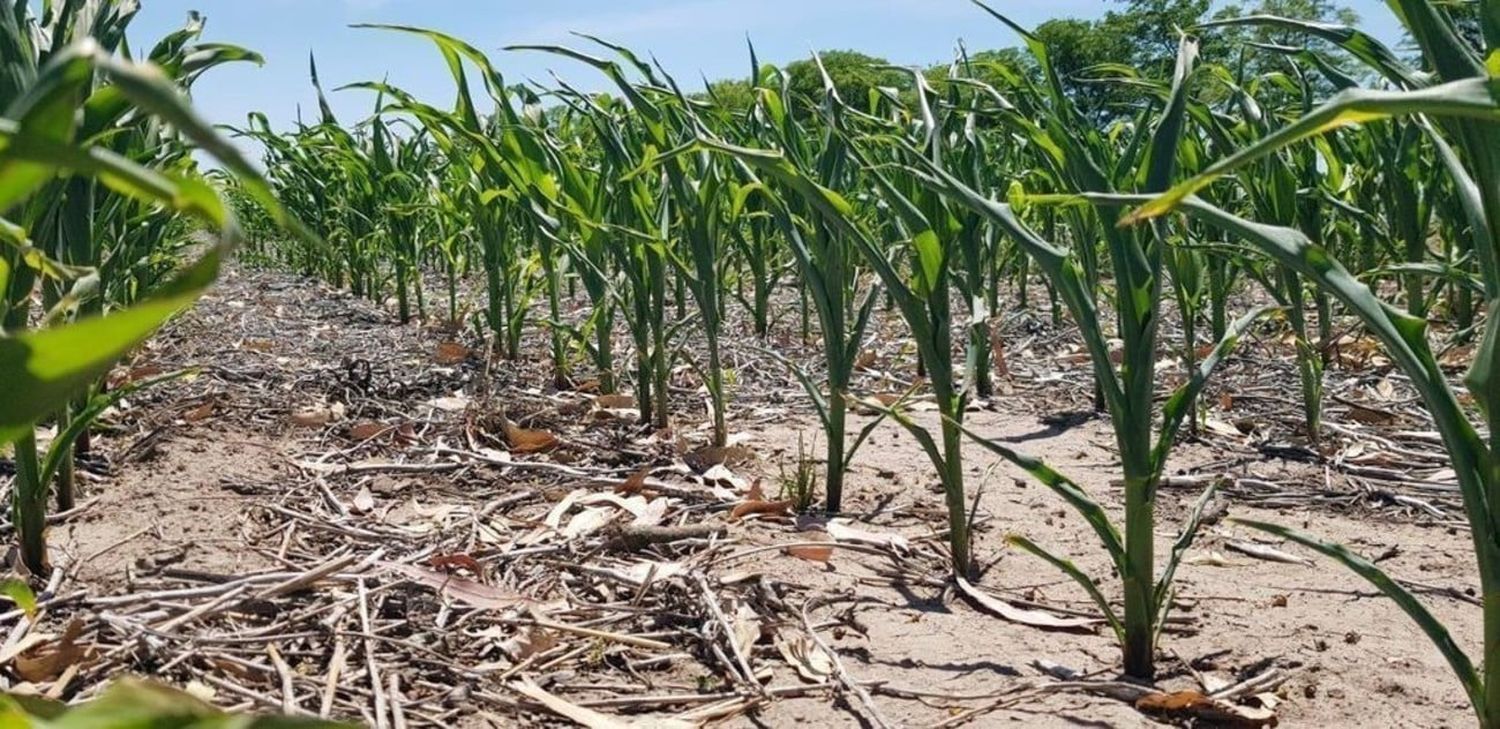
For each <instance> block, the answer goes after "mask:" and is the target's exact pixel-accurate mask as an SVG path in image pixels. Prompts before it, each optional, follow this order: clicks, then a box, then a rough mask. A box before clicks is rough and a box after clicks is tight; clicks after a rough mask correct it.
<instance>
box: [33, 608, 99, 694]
mask: <svg viewBox="0 0 1500 729" xmlns="http://www.w3.org/2000/svg"><path fill="white" fill-rule="evenodd" d="M81 637H83V620H82V619H80V618H74V619H73V620H71V621H69V622H68V625H67V627H65V628H63V634H62V637H61V638H59V639H58V640H57V643H56V644H55V645H45V646H39V647H33V648H32V649H31V650H28V651H26V652H24V653H22V654H20V655H18V656H16V663H15V672H16V675H17V676H19V677H20V678H21V680H23V681H27V682H29V683H45V682H47V681H51V680H53V679H55V678H57V677H58V676H61V675H62V674H63V672H64V671H67V670H68V669H69V668H71V667H73V665H75V664H77V663H79V662H80V661H82V660H84V659H85V658H86V657H87V656H88V652H89V651H88V649H87V648H86V647H85V646H81V645H79V644H78V639H79V638H81Z"/></svg>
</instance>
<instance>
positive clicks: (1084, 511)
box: [957, 424, 1130, 575]
mask: <svg viewBox="0 0 1500 729" xmlns="http://www.w3.org/2000/svg"><path fill="white" fill-rule="evenodd" d="M957 425H958V429H959V431H961V432H962V433H963V434H964V435H966V436H968V437H969V440H972V441H974V442H975V443H977V444H979V446H980V447H981V448H984V449H985V450H987V451H989V452H991V453H993V454H995V455H997V456H1000V457H1001V458H1004V459H1005V460H1007V461H1009V462H1011V463H1012V464H1014V465H1015V466H1016V467H1017V468H1020V469H1021V470H1023V471H1025V472H1027V473H1029V474H1031V476H1032V478H1035V479H1036V480H1037V482H1038V483H1040V484H1042V485H1043V486H1046V487H1047V488H1049V489H1051V490H1052V491H1053V493H1056V494H1057V495H1058V496H1061V497H1062V498H1063V500H1064V501H1066V502H1068V505H1069V506H1072V507H1073V509H1074V510H1075V511H1077V512H1078V513H1079V514H1080V515H1082V516H1083V519H1084V521H1086V522H1088V524H1089V526H1090V527H1092V528H1093V530H1094V534H1096V535H1097V536H1098V537H1099V541H1100V543H1101V544H1103V545H1104V549H1105V551H1107V552H1109V556H1110V558H1111V559H1113V560H1114V562H1115V567H1116V569H1118V570H1120V574H1122V575H1126V574H1129V573H1130V564H1129V562H1128V561H1127V560H1126V559H1125V545H1124V542H1123V541H1122V540H1121V539H1120V532H1119V531H1118V530H1116V529H1115V525H1114V524H1113V523H1111V522H1110V520H1109V515H1108V514H1106V513H1105V512H1104V507H1102V506H1100V505H1099V502H1097V501H1095V500H1094V499H1093V497H1091V496H1089V495H1088V492H1086V491H1084V490H1083V487H1082V486H1079V485H1078V484H1077V483H1075V482H1074V481H1073V480H1072V479H1070V478H1068V477H1067V476H1064V475H1062V474H1060V473H1058V472H1057V471H1056V470H1054V469H1053V468H1052V467H1051V466H1048V465H1047V464H1046V463H1044V462H1042V461H1041V459H1038V458H1034V457H1032V456H1028V455H1025V454H1022V453H1019V452H1017V451H1015V450H1014V449H1012V448H1010V447H1008V446H1005V445H1003V444H1001V443H999V442H998V441H995V440H991V439H989V438H985V437H984V436H981V435H979V434H977V433H975V432H974V431H972V430H969V429H968V428H967V427H965V426H964V425H963V424H957Z"/></svg>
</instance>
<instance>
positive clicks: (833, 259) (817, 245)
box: [735, 74, 880, 514]
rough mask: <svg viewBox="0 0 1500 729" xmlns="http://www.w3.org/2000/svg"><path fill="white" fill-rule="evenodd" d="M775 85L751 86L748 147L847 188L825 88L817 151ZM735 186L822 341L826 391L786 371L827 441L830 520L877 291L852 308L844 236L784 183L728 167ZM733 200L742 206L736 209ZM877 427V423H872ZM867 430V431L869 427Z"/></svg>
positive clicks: (832, 98) (849, 251)
mask: <svg viewBox="0 0 1500 729" xmlns="http://www.w3.org/2000/svg"><path fill="white" fill-rule="evenodd" d="M776 78H780V79H782V82H783V83H782V84H780V88H778V87H776V86H773V85H771V84H769V83H767V84H764V85H760V86H757V91H758V98H757V102H756V112H757V113H756V115H755V116H756V118H757V119H758V120H759V123H758V124H757V125H756V126H755V128H754V132H753V133H754V139H755V141H756V142H757V144H758V146H761V147H762V148H777V149H783V150H786V151H787V154H788V155H789V156H791V157H792V158H793V159H796V160H807V162H805V163H803V164H800V165H794V168H795V167H801V168H802V169H804V170H805V171H806V172H808V173H812V174H814V175H815V177H814V178H813V179H815V180H816V184H818V185H821V186H823V187H825V188H829V189H835V188H839V187H844V186H846V185H848V184H849V183H850V180H851V179H852V176H853V174H854V173H855V170H854V169H853V160H852V159H851V158H850V155H849V151H848V146H847V144H846V142H845V141H844V139H843V137H842V135H841V134H840V133H838V132H837V131H836V130H837V129H839V128H840V127H841V126H842V121H841V116H840V115H842V114H843V113H844V112H843V108H842V105H841V104H840V103H839V101H838V98H837V93H836V91H835V90H834V88H833V87H832V85H831V84H830V85H827V86H826V87H825V104H824V109H823V113H824V114H825V115H827V117H828V119H829V120H830V121H829V123H828V128H827V131H825V133H824V135H823V138H822V140H821V144H819V143H818V142H816V141H814V140H812V139H809V138H808V135H807V133H806V131H805V129H804V127H803V126H802V125H800V124H799V123H798V122H797V116H796V114H795V113H794V112H793V111H792V109H791V108H790V105H791V103H794V100H792V99H791V98H790V96H789V95H788V94H787V93H786V89H785V77H784V76H783V75H780V74H768V75H767V77H766V79H765V80H767V81H771V80H773V79H776ZM736 167H737V169H738V170H739V173H740V176H741V178H742V180H743V183H744V184H743V185H742V186H740V187H739V188H737V194H736V198H735V199H736V207H740V206H742V205H748V204H749V202H748V201H749V200H751V199H753V200H759V201H760V202H761V205H762V206H763V207H764V208H765V209H766V210H767V211H768V213H769V215H770V216H771V219H772V220H773V221H774V223H775V225H776V228H777V229H778V230H779V231H780V232H781V237H782V239H783V240H784V242H785V245H786V247H787V248H788V249H789V250H790V251H791V254H792V258H793V260H794V261H795V262H796V265H797V271H798V273H799V274H800V276H801V279H802V282H803V292H804V296H806V297H807V299H808V300H810V301H811V302H812V304H813V309H814V310H815V311H816V312H817V319H818V323H819V327H818V329H819V333H820V334H821V335H822V339H823V357H824V361H825V363H826V365H825V376H826V379H827V391H826V392H825V391H824V388H823V387H822V386H820V385H819V384H818V383H817V382H815V381H814V380H813V379H812V378H811V377H809V376H807V374H806V373H804V372H802V371H801V370H800V369H798V368H796V367H791V365H790V363H786V364H788V366H789V367H791V369H792V371H793V373H794V374H796V375H797V377H798V379H799V380H800V381H801V383H802V385H803V387H804V389H806V390H807V393H808V396H809V397H810V398H811V399H812V402H813V408H814V411H815V412H816V413H817V416H818V419H819V420H820V421H821V422H822V424H823V435H824V437H825V438H826V439H827V440H826V443H825V452H824V464H825V465H824V469H825V470H824V478H823V482H824V484H825V494H826V500H825V502H824V506H825V509H826V510H827V512H828V513H830V514H837V513H839V511H840V510H842V508H843V498H844V476H845V474H846V473H847V472H848V469H849V463H850V461H851V460H852V459H853V457H854V454H855V453H856V452H857V451H858V448H859V445H860V444H861V443H863V442H864V439H865V437H866V436H867V434H868V433H869V429H868V428H867V429H866V430H865V431H864V433H862V434H861V436H860V437H859V438H857V439H856V440H855V442H854V444H853V446H852V447H851V446H850V445H849V444H848V443H847V429H848V408H849V403H848V400H849V397H850V392H849V387H850V384H851V382H852V380H853V377H854V366H855V362H856V361H857V359H858V357H859V353H860V346H861V344H862V342H863V341H864V337H865V331H866V329H867V328H868V326H869V322H870V315H871V312H872V311H873V310H874V307H875V302H876V301H877V300H878V298H879V294H880V291H879V288H878V287H871V288H870V289H869V291H867V292H866V294H865V296H864V297H863V302H862V303H859V301H858V287H857V282H858V278H859V271H858V267H857V262H858V256H859V254H858V253H857V252H856V251H855V250H854V249H853V248H852V247H851V246H850V244H849V242H848V239H847V236H846V235H845V234H844V233H843V231H841V230H840V229H839V227H838V226H837V225H835V224H831V223H830V222H828V221H827V220H826V219H824V218H822V217H821V216H819V215H818V214H817V213H816V211H815V210H814V209H812V207H811V206H810V205H809V204H808V203H807V202H806V201H804V200H803V198H802V197H801V196H800V195H798V194H797V191H796V189H795V188H788V187H787V185H786V183H785V181H784V180H776V179H775V178H774V177H773V178H771V182H769V183H768V182H763V181H762V179H761V178H760V177H759V176H758V175H757V174H756V172H755V170H754V169H753V168H752V167H751V165H749V164H747V163H746V161H745V160H743V159H737V160H736ZM741 200H746V202H744V203H741V202H740V201H741ZM877 422H878V421H877ZM873 425H874V424H872V425H871V427H873Z"/></svg>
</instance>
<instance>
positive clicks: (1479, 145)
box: [1129, 0, 1500, 727]
mask: <svg viewBox="0 0 1500 729" xmlns="http://www.w3.org/2000/svg"><path fill="white" fill-rule="evenodd" d="M1392 7H1393V8H1395V9H1396V10H1397V11H1398V14H1399V16H1400V18H1401V20H1402V22H1403V23H1404V24H1405V26H1406V28H1407V30H1408V31H1409V32H1410V33H1411V35H1412V37H1413V39H1414V40H1415V41H1416V43H1417V44H1418V45H1419V46H1420V47H1421V49H1422V51H1423V56H1424V59H1425V62H1426V63H1427V64H1428V66H1429V67H1430V68H1431V69H1432V71H1433V73H1432V75H1430V76H1429V75H1425V74H1422V73H1419V72H1417V70H1416V69H1413V68H1410V67H1407V66H1405V65H1403V64H1402V63H1401V62H1400V61H1399V60H1398V59H1397V57H1396V55H1395V54H1394V53H1392V52H1391V51H1390V50H1389V49H1387V48H1386V47H1385V46H1383V45H1381V44H1380V43H1379V42H1378V41H1375V40H1374V39H1373V38H1371V37H1370V36H1369V35H1367V34H1364V33H1362V32H1359V31H1356V30H1354V29H1350V28H1343V27H1328V26H1321V25H1316V24H1308V23H1301V22H1298V21H1294V20H1288V19H1283V18H1252V19H1246V20H1245V21H1242V22H1246V23H1264V24H1271V25H1276V26H1279V27H1284V28H1292V29H1296V30H1299V31H1302V32H1306V33H1308V34H1310V35H1312V36H1314V37H1319V38H1323V39H1326V40H1329V41H1331V42H1333V43H1335V44H1338V45H1339V46H1340V47H1342V48H1344V49H1345V50H1347V51H1348V52H1349V53H1350V54H1351V55H1353V56H1354V57H1355V58H1358V59H1359V60H1361V61H1362V62H1364V63H1366V64H1367V65H1369V66H1370V67H1371V68H1373V69H1374V70H1375V71H1376V72H1377V73H1379V74H1380V75H1382V76H1383V77H1384V78H1385V80H1386V81H1387V82H1388V83H1389V84H1390V85H1391V86H1393V87H1395V88H1394V89H1392V90H1366V89H1358V88H1351V89H1347V90H1345V91H1342V92H1340V93H1339V94H1338V95H1336V96H1334V97H1333V98H1332V99H1330V100H1329V101H1328V102H1326V103H1325V104H1323V105H1321V106H1319V107H1317V108H1315V109H1313V110H1312V111H1311V112H1309V113H1308V114H1306V115H1305V116H1303V117H1302V118H1300V119H1298V120H1296V121H1295V122H1292V123H1290V124H1287V125H1286V126H1284V127H1282V128H1280V129H1278V130H1276V131H1275V132H1273V133H1272V134H1270V135H1268V136H1267V137H1265V138H1264V139H1262V140H1261V141H1259V142H1258V143H1256V144H1254V145H1251V146H1249V147H1246V148H1244V149H1242V150H1240V151H1239V152H1238V153H1237V154H1234V155H1232V156H1230V157H1228V158H1226V159H1223V160H1221V161H1219V162H1217V163H1215V164H1213V165H1212V166H1210V167H1208V168H1207V169H1205V170H1204V171H1203V172H1202V173H1200V174H1199V175H1197V176H1195V177H1193V178H1192V179H1190V180H1188V181H1186V182H1183V183H1181V184H1179V185H1177V186H1176V187H1174V188H1172V189H1171V190H1169V191H1168V192H1166V193H1165V194H1163V195H1161V196H1160V197H1157V198H1156V199H1154V200H1152V201H1151V202H1149V203H1147V204H1145V205H1143V206H1141V207H1140V208H1137V209H1136V211H1135V212H1134V213H1133V214H1132V215H1131V216H1130V218H1129V220H1131V221H1139V220H1146V219H1150V218H1154V217H1157V216H1160V215H1163V214H1165V213H1167V212H1168V211H1171V210H1179V211H1181V212H1183V213H1185V214H1187V215H1190V216H1192V217H1194V218H1196V219H1199V220H1201V221H1204V222H1205V223H1208V224H1211V225H1214V226H1215V227H1218V228H1220V229H1222V230H1223V231H1225V232H1226V233H1227V234H1229V235H1233V236H1235V237H1237V238H1239V239H1242V240H1243V241H1245V242H1246V243H1248V244H1251V245H1254V246H1255V247H1256V248H1258V249H1260V250H1261V251H1262V252H1264V253H1265V254H1267V255H1269V256H1271V257H1273V258H1274V259H1276V260H1277V261H1279V262H1280V263H1282V264H1283V265H1285V266H1287V267H1289V268H1292V269H1294V270H1296V271H1298V272H1299V273H1300V274H1301V275H1302V276H1304V277H1306V278H1307V280H1309V281H1311V282H1314V283H1315V284H1316V285H1318V286H1319V287H1320V288H1322V289H1324V290H1326V291H1327V292H1328V293H1329V294H1330V295H1332V296H1333V297H1335V298H1336V299H1338V300H1339V301H1340V303H1342V304H1343V306H1344V307H1345V308H1346V309H1347V310H1348V311H1349V312H1350V313H1352V314H1353V315H1355V316H1357V317H1358V318H1359V319H1360V321H1361V322H1363V323H1364V325H1365V326H1366V327H1367V328H1368V330H1369V331H1370V333H1371V334H1372V335H1374V336H1375V337H1376V338H1378V339H1379V340H1380V341H1381V343H1382V344H1383V345H1384V347H1385V349H1386V351H1387V353H1388V354H1389V355H1390V357H1391V359H1392V360H1393V361H1394V362H1395V363H1396V364H1397V365H1398V366H1399V367H1400V368H1401V369H1402V371H1403V372H1404V373H1405V374H1406V375H1407V376H1408V377H1409V378H1410V380H1411V382H1412V385H1413V386H1414V387H1415V388H1416V389H1417V391H1418V392H1419V393H1420V395H1421V398H1422V400H1423V402H1424V403H1425V405H1426V406H1427V409H1428V411H1429V412H1430V413H1431V415H1432V418H1433V421H1434V424H1435V425H1436V427H1437V430H1438V432H1439V433H1440V434H1441V435H1442V438H1443V442H1444V445H1445V447H1446V449H1447V451H1448V455H1449V457H1450V459H1451V464H1452V467H1453V470H1454V472H1455V474H1456V477H1457V479H1458V482H1459V487H1460V491H1461V492H1462V496H1463V502H1464V507H1465V511H1466V514H1467V516H1468V521H1469V528H1470V533H1471V535H1472V538H1473V543H1474V551H1475V559H1476V561H1477V563H1478V567H1479V575H1480V586H1481V589H1482V591H1483V593H1484V596H1485V599H1484V635H1483V637H1484V641H1483V646H1484V648H1483V651H1484V654H1483V661H1482V663H1481V667H1480V668H1476V667H1475V664H1474V661H1473V660H1471V659H1470V657H1469V656H1468V655H1467V654H1466V653H1465V652H1464V651H1463V650H1462V649H1461V648H1459V647H1458V645H1457V643H1456V642H1455V641H1454V640H1453V638H1452V636H1451V635H1450V634H1449V632H1448V630H1447V628H1446V627H1445V626H1444V625H1443V624H1442V623H1441V622H1440V621H1438V620H1437V618H1436V617H1434V616H1433V615H1432V613H1431V612H1430V611H1428V610H1427V608H1426V607H1425V606H1424V605H1423V604H1422V603H1421V601H1420V600H1418V599H1417V598H1416V597H1415V596H1413V595H1412V594H1411V593H1410V592H1409V591H1408V590H1407V589H1406V588H1404V587H1402V586H1401V585H1400V584H1399V583H1397V582H1396V581H1395V580H1393V579H1392V578H1390V577H1389V576H1388V575H1386V574H1385V573H1384V572H1383V571H1382V570H1381V569H1380V568H1379V567H1377V566H1376V565H1374V563H1372V562H1370V561H1368V560H1366V559H1364V558H1363V557H1360V556H1359V555H1356V554H1354V553H1353V552H1351V551H1349V550H1347V549H1346V548H1344V547H1342V546H1339V545H1336V544H1331V543H1328V542H1325V541H1322V540H1320V539H1318V538H1317V537H1315V536H1312V535H1310V534H1306V533H1303V532H1300V531H1296V530H1292V529H1288V528H1285V527H1280V526H1276V525H1273V524H1266V523H1259V522H1245V523H1246V524H1247V525H1248V526H1251V527H1254V528H1257V529H1261V530H1264V531H1267V532H1271V533H1273V534H1277V535H1280V536H1283V537H1285V538H1287V539H1290V540H1292V541H1295V542H1297V543H1300V544H1302V545H1304V546H1306V547H1308V548H1310V549H1313V550H1315V551H1317V552H1320V553H1322V554H1323V555H1325V556H1328V557H1329V558H1331V559H1334V560H1336V561H1338V562H1340V563H1342V564H1343V565H1345V566H1346V567H1348V568H1350V569H1351V570H1353V571H1354V572H1355V573H1356V574H1358V575H1360V576H1361V577H1363V578H1365V579H1366V580H1368V581H1369V582H1370V583H1371V584H1373V585H1374V586H1375V587H1377V588H1378V589H1380V590H1381V592H1383V593H1384V594H1385V595H1386V596H1388V597H1390V598H1391V599H1392V601H1393V602H1395V603H1396V605H1397V606H1398V607H1400V608H1401V609H1402V610H1403V611H1404V612H1405V613H1406V614H1407V615H1408V616H1409V617H1411V619H1412V620H1413V621H1415V622H1416V623H1417V624H1418V626H1419V627H1420V628H1421V629H1422V630H1423V632H1424V633H1426V635H1427V636H1428V638H1429V639H1431V640H1432V641H1433V643H1434V644H1435V645H1436V646H1437V648H1438V650H1439V652H1440V653H1442V655H1443V657H1444V658H1445V659H1446V660H1447V661H1448V664H1449V666H1450V667H1451V668H1452V669H1453V671H1454V673H1455V675H1456V676H1457V677H1458V679H1459V681H1460V683H1461V684H1462V685H1463V687H1464V690H1465V693H1466V694H1467V696H1468V698H1469V701H1470V703H1471V704H1472V705H1473V707H1474V711H1475V715H1476V717H1477V719H1478V722H1479V724H1480V726H1483V727H1500V599H1496V597H1495V596H1496V595H1497V594H1500V517H1497V514H1496V512H1495V508H1494V503H1493V502H1494V500H1495V498H1496V495H1497V494H1500V469H1497V466H1496V464H1497V463H1500V387H1497V383H1500V355H1497V352H1500V265H1497V262H1500V6H1497V5H1496V3H1494V2H1492V1H1491V0H1484V1H1483V2H1481V3H1480V8H1479V10H1480V18H1481V19H1482V20H1481V28H1482V37H1483V43H1484V45H1485V47H1484V48H1476V47H1473V46H1471V45H1469V44H1468V42H1467V41H1465V40H1464V39H1463V38H1461V37H1460V36H1459V35H1458V34H1457V32H1456V31H1455V28H1454V25H1453V22H1452V20H1451V18H1450V17H1449V16H1448V14H1447V12H1446V11H1445V10H1443V9H1442V8H1441V7H1439V6H1438V5H1436V4H1434V3H1431V2H1428V1H1427V0H1396V1H1395V2H1393V3H1392ZM1423 117H1425V118H1428V119H1431V120H1432V121H1433V123H1434V125H1435V127H1436V128H1437V130H1438V132H1439V133H1438V134H1437V135H1436V136H1433V138H1432V141H1433V143H1434V149H1435V150H1436V157H1437V160H1438V163H1439V164H1440V165H1441V166H1442V168H1443V169H1444V171H1445V172H1446V174H1447V175H1448V176H1449V177H1450V179H1451V181H1452V183H1453V186H1454V189H1455V191H1456V194H1457V196H1458V200H1459V205H1460V207H1461V209H1462V211H1463V214H1464V218H1465V220H1466V221H1467V224H1468V226H1469V228H1470V229H1471V230H1472V231H1473V234H1474V243H1475V254H1476V258H1477V259H1478V264H1479V268H1480V271H1481V273H1482V276H1483V282H1484V288H1485V298H1486V302H1487V308H1488V312H1489V315H1488V318H1487V324H1486V327H1485V331H1484V333H1483V335H1482V336H1481V339H1480V343H1479V346H1478V348H1477V350H1476V352H1475V357H1474V362H1473V364H1472V366H1471V368H1470V370H1469V373H1468V375H1467V377H1466V378H1465V383H1466V384H1467V386H1468V389H1469V392H1470V394H1472V396H1473V397H1474V401H1475V403H1476V405H1477V406H1478V411H1479V413H1478V420H1477V421H1476V420H1473V419H1471V418H1470V416H1469V415H1468V414H1467V413H1466V412H1465V410H1464V408H1463V407H1462V405H1461V404H1460V402H1459V398H1458V394H1457V393H1456V392H1455V390H1454V388H1453V387H1452V386H1451V385H1450V384H1449V382H1448V381H1447V379H1446V378H1445V376H1444V373H1443V370H1442V368H1441V367H1440V366H1439V365H1438V363H1437V361H1436V358H1435V357H1434V356H1433V353H1432V349H1431V345H1430V343H1429V342H1428V338H1427V326H1426V322H1425V321H1424V320H1422V319H1419V318H1416V317H1413V316H1412V315H1411V314H1410V313H1409V312H1403V311H1401V310H1398V309H1396V308H1395V307H1393V306H1391V305H1390V304H1388V303H1386V302H1384V301H1382V300H1381V299H1380V298H1378V297H1377V296H1376V294H1375V293H1374V292H1373V291H1372V290H1371V289H1370V287H1369V286H1367V285H1366V284H1364V283H1361V282H1360V281H1359V280H1358V279H1356V278H1355V276H1354V275H1353V274H1351V273H1350V272H1349V270H1348V269H1346V268H1345V267H1344V265H1343V264H1342V263H1340V262H1339V261H1338V259H1337V258H1335V257H1334V256H1333V255H1332V253H1331V252H1330V251H1328V250H1327V249H1326V248H1325V247H1323V246H1320V245H1318V244H1317V243H1316V242H1314V241H1313V240H1312V239H1310V238H1309V237H1308V236H1307V235H1305V234H1304V233H1302V232H1301V231H1298V230H1296V229H1294V228H1288V227H1282V226H1276V225H1269V224H1265V223H1261V222H1256V221H1253V220H1250V219H1247V218H1246V217H1243V216H1240V215H1236V214H1235V213H1233V212H1230V211H1228V210H1225V209H1224V208H1222V207H1219V206H1216V205H1213V204H1211V203H1209V202H1206V201H1204V200H1203V199H1201V198H1198V197H1196V196H1195V193H1197V192H1199V191H1203V190H1206V189H1207V188H1209V187H1210V186H1211V185H1213V183H1214V182H1215V181H1216V180H1218V179H1220V178H1223V177H1225V176H1226V175H1230V174H1232V173H1234V172H1236V171H1238V170H1241V169H1245V168H1247V167H1248V166H1250V165H1252V164H1254V163H1255V162H1257V161H1258V160H1262V159H1265V158H1267V157H1268V156H1270V155H1273V154H1275V153H1277V152H1278V151H1279V150H1282V149H1286V148H1288V147H1291V146H1293V145H1295V144H1298V143H1300V142H1304V141H1305V140H1309V139H1314V138H1317V137H1318V136H1319V135H1322V134H1325V133H1326V132H1328V131H1329V130H1331V129H1335V128H1338V127H1340V126H1343V125H1346V124H1349V123H1355V122H1358V123H1371V122H1376V121H1379V120H1384V119H1393V118H1404V119H1421V118H1423ZM1450 144H1451V147H1452V148H1450ZM1455 151H1456V152H1458V153H1457V154H1455V153H1454V152H1455ZM1409 295H1410V292H1408V297H1409ZM1407 303H1408V305H1410V304H1411V301H1408V302H1407ZM1484 430H1487V431H1488V435H1483V434H1482V432H1483V431H1484Z"/></svg>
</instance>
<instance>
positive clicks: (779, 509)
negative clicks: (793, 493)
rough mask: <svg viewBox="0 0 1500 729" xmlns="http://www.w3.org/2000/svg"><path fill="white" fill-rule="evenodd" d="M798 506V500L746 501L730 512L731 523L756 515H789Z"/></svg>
mask: <svg viewBox="0 0 1500 729" xmlns="http://www.w3.org/2000/svg"><path fill="white" fill-rule="evenodd" d="M796 505H797V500H796V499H785V500H782V501H745V502H741V503H740V504H739V505H738V506H736V507H734V510H732V511H730V512H729V520H730V521H738V520H740V519H743V518H745V517H747V516H753V515H756V514H787V513H791V510H792V507H794V506H796Z"/></svg>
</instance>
